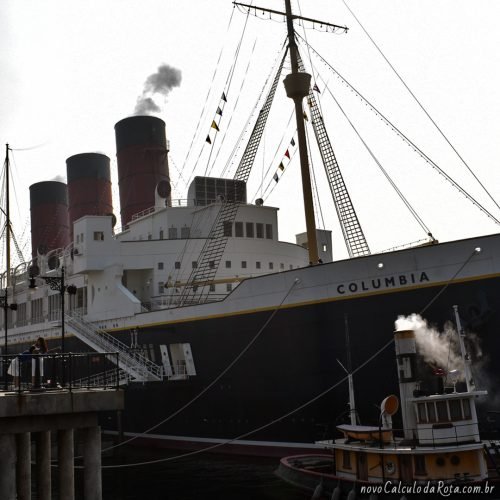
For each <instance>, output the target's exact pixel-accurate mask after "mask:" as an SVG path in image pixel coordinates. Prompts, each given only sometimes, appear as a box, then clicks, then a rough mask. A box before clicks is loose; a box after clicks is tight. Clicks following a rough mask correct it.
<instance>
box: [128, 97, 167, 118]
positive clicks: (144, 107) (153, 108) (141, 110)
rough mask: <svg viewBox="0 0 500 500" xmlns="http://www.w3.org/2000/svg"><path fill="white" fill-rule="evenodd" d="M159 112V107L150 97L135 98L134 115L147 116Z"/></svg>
mask: <svg viewBox="0 0 500 500" xmlns="http://www.w3.org/2000/svg"><path fill="white" fill-rule="evenodd" d="M160 111H161V109H160V106H158V104H156V102H154V101H153V99H152V98H151V97H144V96H143V95H142V96H140V97H138V98H137V103H136V105H135V110H134V114H136V115H149V114H150V113H159V112H160Z"/></svg>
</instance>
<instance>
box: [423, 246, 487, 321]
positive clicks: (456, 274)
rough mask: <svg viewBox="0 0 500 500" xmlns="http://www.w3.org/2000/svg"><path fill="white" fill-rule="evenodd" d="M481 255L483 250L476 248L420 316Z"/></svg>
mask: <svg viewBox="0 0 500 500" xmlns="http://www.w3.org/2000/svg"><path fill="white" fill-rule="evenodd" d="M479 253H481V248H479V247H476V248H474V250H473V251H472V253H471V254H470V255H469V257H468V258H467V260H466V261H465V262H464V263H463V264H462V265H461V266H460V268H459V269H458V271H457V272H456V273H455V274H454V275H453V277H452V278H451V279H449V280H448V281H447V283H446V284H445V285H444V286H443V288H441V290H439V292H438V293H437V294H436V295H435V296H434V297H433V298H432V299H431V300H430V301H429V302H428V304H427V305H426V306H425V307H424V308H423V309H422V311H421V312H420V313H419V314H420V315H422V314H424V312H425V311H427V309H429V307H430V306H431V305H432V304H433V303H434V302H435V301H436V300H437V299H438V297H439V296H440V295H441V294H442V293H443V292H444V291H445V290H446V289H447V288H448V287H449V286H450V285H451V282H452V281H453V280H454V279H455V278H456V277H457V276H458V275H459V274H460V273H461V272H462V270H463V268H464V267H465V266H466V265H467V264H468V263H469V262H470V261H471V259H472V257H474V256H475V255H478V254H479Z"/></svg>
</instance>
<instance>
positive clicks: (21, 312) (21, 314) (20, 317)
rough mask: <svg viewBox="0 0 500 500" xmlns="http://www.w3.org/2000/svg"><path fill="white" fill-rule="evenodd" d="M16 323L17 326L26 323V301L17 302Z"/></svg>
mask: <svg viewBox="0 0 500 500" xmlns="http://www.w3.org/2000/svg"><path fill="white" fill-rule="evenodd" d="M70 297H73V295H70ZM16 325H17V326H24V325H26V302H22V303H21V304H17V312H16Z"/></svg>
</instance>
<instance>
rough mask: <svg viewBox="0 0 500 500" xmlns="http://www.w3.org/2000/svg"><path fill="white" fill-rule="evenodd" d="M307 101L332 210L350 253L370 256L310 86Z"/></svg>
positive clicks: (353, 255) (300, 65) (350, 254)
mask: <svg viewBox="0 0 500 500" xmlns="http://www.w3.org/2000/svg"><path fill="white" fill-rule="evenodd" d="M299 68H300V71H304V64H303V63H302V60H301V59H300V57H299ZM307 103H308V105H309V109H310V111H311V118H312V120H311V121H312V126H313V129H314V134H315V136H316V141H317V143H318V148H319V151H320V153H321V158H322V159H323V165H324V166H325V171H326V176H327V178H328V183H329V185H330V191H331V193H332V196H333V201H334V203H335V209H336V211H337V216H338V218H339V222H340V226H341V228H342V233H343V235H344V240H345V243H346V247H347V251H348V252H349V256H350V257H359V256H362V255H370V249H369V247H368V243H367V242H366V239H365V235H364V234H363V230H362V229H361V225H360V223H359V220H358V217H357V215H356V212H355V210H354V206H353V204H352V201H351V197H350V196H349V192H348V191H347V187H346V185H345V183H344V179H343V177H342V172H341V171H340V167H339V164H338V163H337V158H336V157H335V153H334V152H333V147H332V144H331V142H330V138H329V137H328V133H327V131H326V128H325V123H324V121H323V117H322V116H321V111H320V109H319V106H318V103H317V101H316V96H315V95H314V91H313V89H312V88H310V89H309V94H308V96H307Z"/></svg>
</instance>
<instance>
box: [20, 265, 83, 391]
mask: <svg viewBox="0 0 500 500" xmlns="http://www.w3.org/2000/svg"><path fill="white" fill-rule="evenodd" d="M38 277H39V278H41V279H43V280H44V281H45V283H47V285H49V287H50V289H51V290H54V291H57V292H59V294H60V297H61V352H62V363H63V374H62V385H63V386H64V385H65V360H64V353H65V348H64V337H65V327H64V296H65V293H66V292H68V294H70V295H75V294H76V291H77V289H76V286H75V285H66V283H65V276H64V267H61V276H38ZM29 287H30V288H36V280H35V278H34V276H32V277H31V278H30V284H29Z"/></svg>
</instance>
